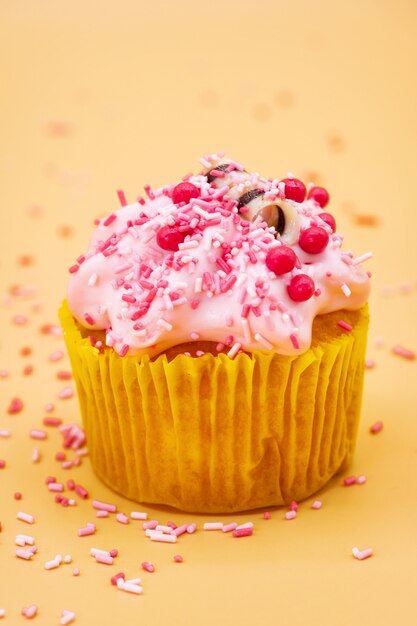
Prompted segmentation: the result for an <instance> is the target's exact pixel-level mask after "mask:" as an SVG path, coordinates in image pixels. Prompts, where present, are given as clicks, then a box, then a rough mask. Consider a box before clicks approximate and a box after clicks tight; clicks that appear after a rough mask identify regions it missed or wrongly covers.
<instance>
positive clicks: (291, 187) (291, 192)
mask: <svg viewBox="0 0 417 626" xmlns="http://www.w3.org/2000/svg"><path fill="white" fill-rule="evenodd" d="M281 182H282V183H285V191H284V193H285V197H286V198H288V200H294V201H295V202H304V200H305V197H306V193H307V189H306V186H305V184H304V183H303V182H301V180H298V178H284V179H283V180H282V181H281Z"/></svg>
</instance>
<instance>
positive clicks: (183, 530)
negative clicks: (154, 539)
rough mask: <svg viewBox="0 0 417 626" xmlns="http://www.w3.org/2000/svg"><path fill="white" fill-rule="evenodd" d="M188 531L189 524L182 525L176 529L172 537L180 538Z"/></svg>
mask: <svg viewBox="0 0 417 626" xmlns="http://www.w3.org/2000/svg"><path fill="white" fill-rule="evenodd" d="M187 529H188V524H182V526H177V528H174V530H173V531H172V532H171V535H175V536H176V537H179V536H180V535H183V534H184V533H186V532H187Z"/></svg>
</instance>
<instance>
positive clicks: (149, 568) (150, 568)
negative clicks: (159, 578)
mask: <svg viewBox="0 0 417 626" xmlns="http://www.w3.org/2000/svg"><path fill="white" fill-rule="evenodd" d="M142 569H144V570H145V571H146V572H150V573H151V574H152V573H153V572H154V571H155V566H154V565H153V564H152V563H151V562H150V561H143V563H142Z"/></svg>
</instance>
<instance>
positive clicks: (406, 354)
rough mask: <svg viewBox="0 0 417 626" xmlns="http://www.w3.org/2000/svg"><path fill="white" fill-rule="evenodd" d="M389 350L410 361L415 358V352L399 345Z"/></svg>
mask: <svg viewBox="0 0 417 626" xmlns="http://www.w3.org/2000/svg"><path fill="white" fill-rule="evenodd" d="M391 352H392V353H393V354H397V355H398V356H401V357H403V358H404V359H408V360H410V361H413V360H414V359H415V358H416V354H415V352H412V351H411V350H407V348H404V347H403V346H399V345H397V346H394V347H393V348H392V350H391Z"/></svg>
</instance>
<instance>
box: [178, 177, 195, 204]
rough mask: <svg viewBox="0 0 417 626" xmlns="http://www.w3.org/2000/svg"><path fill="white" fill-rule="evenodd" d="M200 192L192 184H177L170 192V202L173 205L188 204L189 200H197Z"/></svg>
mask: <svg viewBox="0 0 417 626" xmlns="http://www.w3.org/2000/svg"><path fill="white" fill-rule="evenodd" d="M199 195H200V190H199V188H198V187H196V186H195V185H193V183H187V182H185V183H179V184H178V185H176V186H175V187H174V189H173V191H172V201H173V202H174V203H175V204H179V203H180V202H189V201H190V200H191V198H198V197H199Z"/></svg>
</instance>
